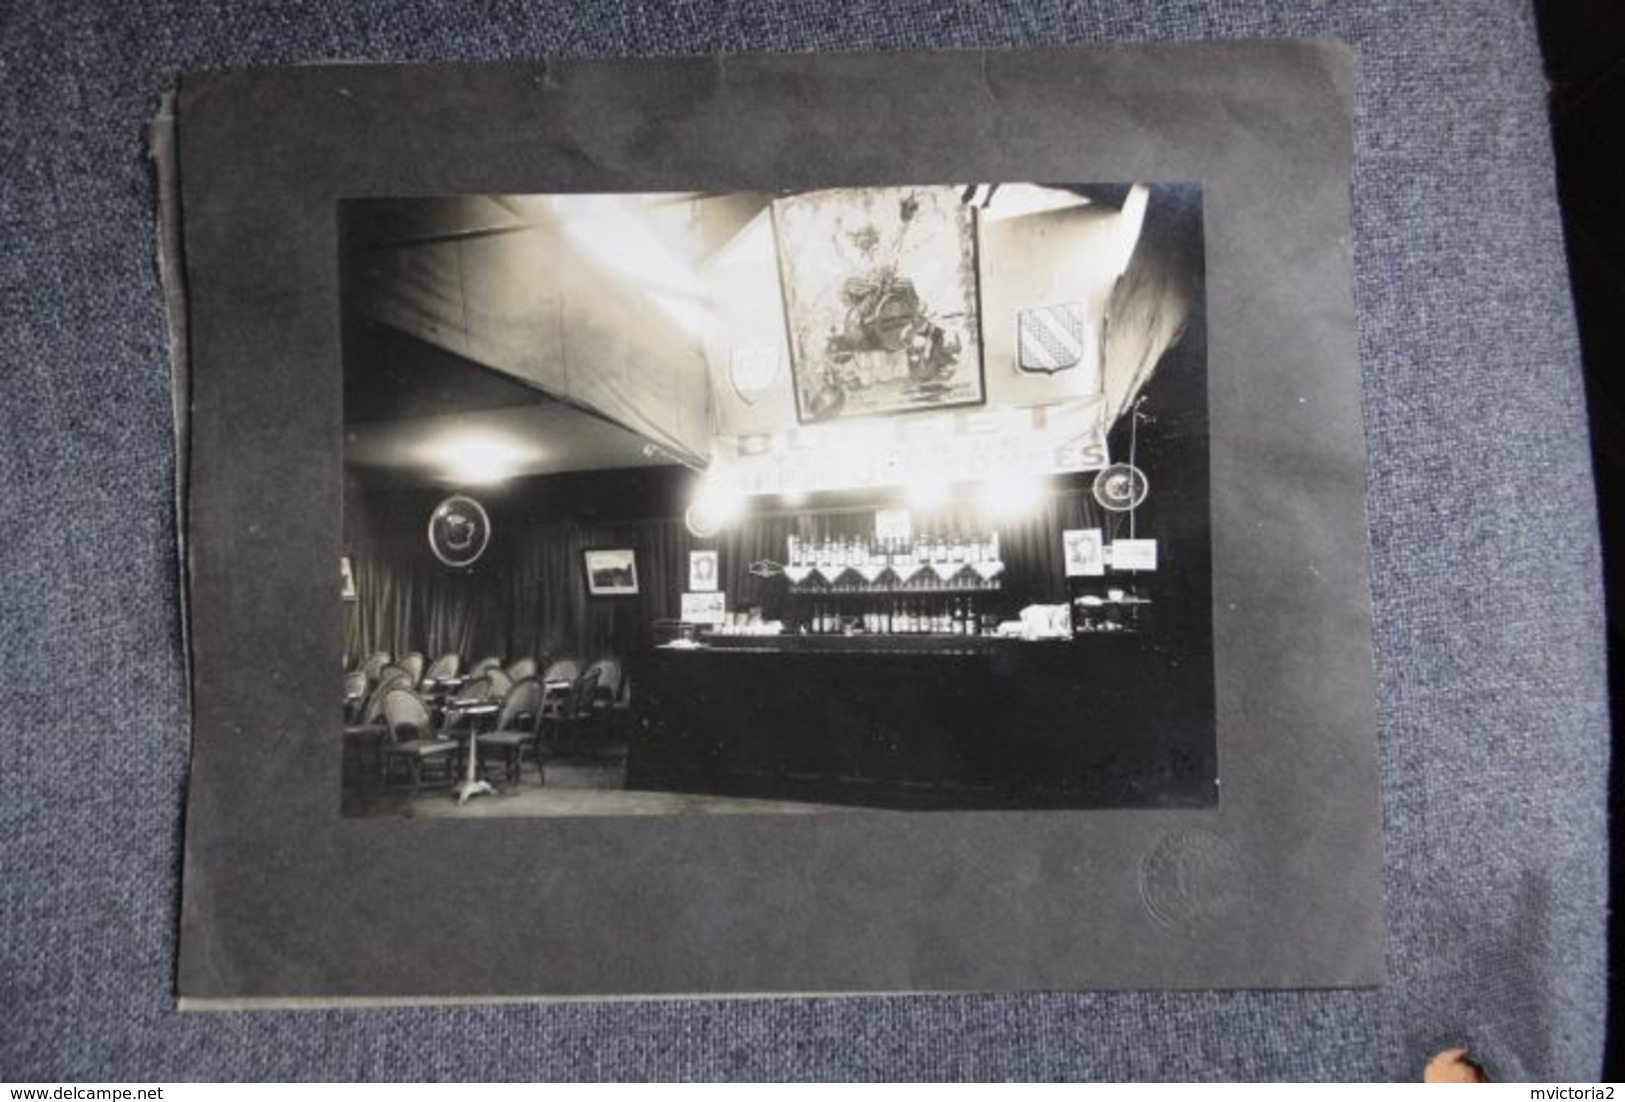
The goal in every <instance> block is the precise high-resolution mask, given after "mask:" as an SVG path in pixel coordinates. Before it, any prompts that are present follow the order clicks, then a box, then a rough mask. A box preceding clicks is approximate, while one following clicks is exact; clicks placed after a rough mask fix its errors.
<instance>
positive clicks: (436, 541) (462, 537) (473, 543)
mask: <svg viewBox="0 0 1625 1102" xmlns="http://www.w3.org/2000/svg"><path fill="white" fill-rule="evenodd" d="M490 542H491V518H490V517H488V516H486V515H485V507H484V506H482V505H481V504H480V503H479V502H477V501H475V500H474V499H473V498H471V497H466V496H464V495H463V494H453V495H452V496H451V497H448V498H447V499H446V500H444V501H442V502H441V503H440V504H439V505H436V506H435V507H434V512H432V513H430V514H429V550H431V551H433V552H434V557H435V558H437V559H439V560H440V561H441V562H443V563H445V564H446V565H447V566H453V567H457V568H458V569H461V568H463V567H468V566H473V565H474V563H475V562H476V561H477V560H478V559H479V557H480V556H481V555H483V554H485V548H486V547H487V545H489V544H490Z"/></svg>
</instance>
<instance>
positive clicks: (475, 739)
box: [446, 700, 502, 807]
mask: <svg viewBox="0 0 1625 1102" xmlns="http://www.w3.org/2000/svg"><path fill="white" fill-rule="evenodd" d="M501 709H502V705H500V704H498V703H497V702H496V701H494V700H478V701H472V700H471V701H457V700H453V701H449V702H448V703H447V704H446V714H447V715H448V716H450V715H452V714H456V715H460V716H465V717H467V719H468V751H467V753H466V754H464V760H465V761H466V762H467V768H466V769H465V771H464V775H463V779H462V780H461V781H460V782H459V783H458V785H457V806H459V807H461V806H462V805H463V804H465V803H467V802H468V801H469V800H471V799H473V798H474V797H475V796H494V795H496V791H497V790H496V789H495V788H493V787H491V784H490V782H488V781H485V780H483V779H481V777H480V761H479V759H480V731H479V728H480V724H481V722H483V721H484V720H487V719H490V718H492V717H494V716H495V715H496V714H497V713H498V712H499V711H501Z"/></svg>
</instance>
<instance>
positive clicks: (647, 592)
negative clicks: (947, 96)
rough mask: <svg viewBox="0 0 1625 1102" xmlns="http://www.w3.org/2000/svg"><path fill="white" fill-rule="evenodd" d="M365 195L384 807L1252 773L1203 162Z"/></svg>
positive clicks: (1088, 788)
mask: <svg viewBox="0 0 1625 1102" xmlns="http://www.w3.org/2000/svg"><path fill="white" fill-rule="evenodd" d="M340 218H341V227H342V234H341V236H342V256H341V258H340V260H341V270H342V273H343V286H344V297H343V304H342V310H343V329H344V359H345V377H344V399H345V409H344V433H345V439H344V474H345V485H344V497H343V508H344V517H343V537H342V540H343V545H342V549H341V550H342V557H343V558H342V585H343V595H344V602H343V608H344V632H345V651H346V658H345V667H346V670H345V704H344V709H345V711H344V727H343V730H344V737H343V752H342V790H343V807H344V811H345V813H346V814H347V815H355V816H371V815H386V816H403V815H406V816H420V817H459V816H490V815H647V814H678V813H725V812H733V813H763V814H766V813H774V814H777V813H828V812H834V811H842V810H851V809H872V810H888V811H910V810H938V811H942V810H958V811H970V810H1000V809H1002V810H1020V809H1049V808H1136V807H1196V806H1207V805H1210V804H1212V803H1214V802H1215V801H1216V799H1217V779H1216V777H1217V754H1216V748H1215V745H1214V691H1213V655H1212V639H1211V636H1212V612H1211V605H1212V600H1213V593H1212V583H1211V568H1210V557H1211V553H1210V539H1209V509H1208V477H1209V454H1208V431H1207V387H1206V356H1207V353H1206V331H1205V325H1204V301H1205V293H1206V290H1205V286H1204V279H1203V238H1202V218H1201V190H1200V188H1199V186H1197V185H1193V184H1179V183H1173V184H1164V183H1152V184H1132V185H1131V184H1092V185H1067V186H1057V185H1042V186H1041V185H1034V184H998V185H986V184H983V185H957V184H956V185H939V186H909V187H862V188H822V189H811V190H804V191H774V192H761V191H738V192H705V193H660V194H623V195H528V196H459V197H445V198H414V199H364V200H352V201H349V202H347V203H346V204H344V205H343V207H342V209H341V212H340Z"/></svg>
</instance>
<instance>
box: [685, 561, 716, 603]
mask: <svg viewBox="0 0 1625 1102" xmlns="http://www.w3.org/2000/svg"><path fill="white" fill-rule="evenodd" d="M688 588H689V589H691V590H693V591H694V592H695V593H715V592H716V589H717V553H716V552H715V551H690V552H689V553H688Z"/></svg>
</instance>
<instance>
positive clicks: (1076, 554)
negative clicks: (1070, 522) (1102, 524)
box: [1061, 528, 1106, 578]
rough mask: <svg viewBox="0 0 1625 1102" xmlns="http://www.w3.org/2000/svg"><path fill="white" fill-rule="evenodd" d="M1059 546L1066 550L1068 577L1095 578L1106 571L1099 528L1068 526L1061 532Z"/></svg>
mask: <svg viewBox="0 0 1625 1102" xmlns="http://www.w3.org/2000/svg"><path fill="white" fill-rule="evenodd" d="M1061 546H1062V547H1063V548H1065V550H1066V576H1067V577H1068V578H1095V577H1099V576H1101V575H1102V574H1105V573H1106V556H1105V555H1104V554H1103V553H1102V551H1101V538H1100V529H1099V528H1068V529H1066V531H1064V532H1062V533H1061Z"/></svg>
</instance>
